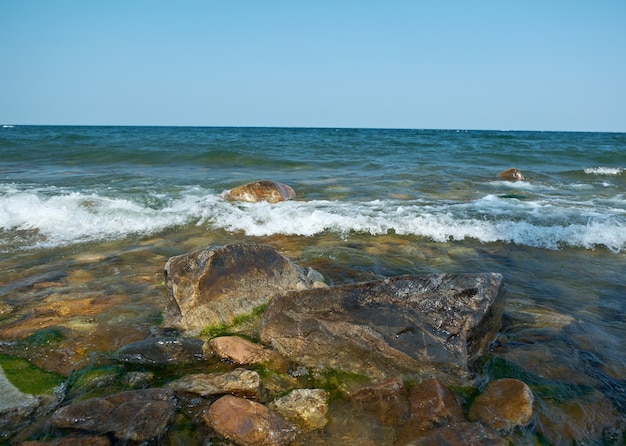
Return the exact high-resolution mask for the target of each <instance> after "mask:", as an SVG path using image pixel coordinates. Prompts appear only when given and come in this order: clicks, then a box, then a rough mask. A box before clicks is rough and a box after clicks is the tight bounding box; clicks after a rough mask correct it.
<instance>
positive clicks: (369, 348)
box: [260, 273, 504, 382]
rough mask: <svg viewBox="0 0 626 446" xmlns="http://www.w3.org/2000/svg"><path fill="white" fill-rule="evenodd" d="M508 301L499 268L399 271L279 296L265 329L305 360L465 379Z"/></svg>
mask: <svg viewBox="0 0 626 446" xmlns="http://www.w3.org/2000/svg"><path fill="white" fill-rule="evenodd" d="M503 309H504V280H503V278H502V275H500V274H497V273H483V274H435V275H427V276H418V277H413V276H400V277H394V278H389V279H384V280H377V281H372V282H365V283H357V284H350V285H344V286H337V287H331V288H325V289H323V290H322V289H310V290H306V291H300V292H290V293H287V294H284V295H281V296H277V297H275V298H274V299H273V300H272V301H271V302H270V304H269V306H268V308H267V310H266V311H265V314H264V320H263V324H262V326H261V332H260V336H261V342H263V343H264V344H266V345H271V346H272V347H273V348H274V349H275V350H277V351H278V352H280V353H281V354H282V355H283V356H285V358H287V359H288V360H292V361H293V362H296V363H299V364H301V365H303V366H305V367H311V368H319V369H325V368H326V369H334V370H340V371H346V372H353V373H358V374H362V375H365V376H368V377H370V378H373V379H383V378H388V377H401V378H404V379H418V380H421V379H423V378H425V377H430V376H438V377H447V378H449V381H450V382H455V381H456V382H463V381H465V380H466V379H467V378H469V368H468V365H469V362H470V361H471V360H472V359H474V358H475V357H477V356H479V355H481V354H482V353H484V352H485V351H486V349H487V347H488V345H489V344H490V343H491V342H492V341H493V340H494V339H495V337H496V334H497V332H498V331H499V329H500V326H501V322H502V313H503Z"/></svg>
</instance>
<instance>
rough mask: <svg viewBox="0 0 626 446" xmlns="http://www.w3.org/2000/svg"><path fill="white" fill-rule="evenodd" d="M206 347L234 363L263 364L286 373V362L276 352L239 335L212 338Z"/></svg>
mask: <svg viewBox="0 0 626 446" xmlns="http://www.w3.org/2000/svg"><path fill="white" fill-rule="evenodd" d="M208 347H209V348H210V350H211V351H212V352H213V353H214V354H215V355H217V356H219V357H220V358H222V359H228V360H230V361H232V362H234V363H235V364H241V365H252V364H264V365H267V366H268V368H270V369H272V370H275V371H278V372H282V373H286V372H287V369H288V366H287V362H286V361H285V359H284V358H283V357H282V356H281V355H280V354H279V353H278V352H275V351H274V350H271V349H269V348H265V347H263V346H262V345H259V344H255V343H254V342H250V341H248V340H247V339H243V338H240V337H239V336H219V337H217V338H213V339H211V340H210V341H209V342H208Z"/></svg>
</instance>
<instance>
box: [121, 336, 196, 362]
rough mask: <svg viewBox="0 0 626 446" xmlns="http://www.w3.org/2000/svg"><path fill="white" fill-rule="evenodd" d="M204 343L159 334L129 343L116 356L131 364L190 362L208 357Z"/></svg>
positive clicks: (192, 339)
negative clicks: (205, 353)
mask: <svg viewBox="0 0 626 446" xmlns="http://www.w3.org/2000/svg"><path fill="white" fill-rule="evenodd" d="M203 345H204V342H203V341H202V340H200V339H194V338H170V337H165V336H158V337H153V338H148V339H144V340H142V341H137V342H133V343H130V344H127V345H125V346H124V347H122V348H120V349H119V350H118V351H117V352H116V353H115V355H114V356H115V357H116V359H117V360H118V361H120V362H125V363H129V364H143V365H168V364H188V363H192V362H197V361H202V360H204V359H206V358H205V356H204V350H203Z"/></svg>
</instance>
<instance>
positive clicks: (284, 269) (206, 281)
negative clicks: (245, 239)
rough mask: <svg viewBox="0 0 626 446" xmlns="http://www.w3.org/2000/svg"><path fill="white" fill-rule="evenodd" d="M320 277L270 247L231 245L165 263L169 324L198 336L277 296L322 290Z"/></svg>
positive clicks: (172, 259) (248, 312)
mask: <svg viewBox="0 0 626 446" xmlns="http://www.w3.org/2000/svg"><path fill="white" fill-rule="evenodd" d="M320 277H321V275H320V274H319V273H317V272H316V271H314V270H312V269H310V268H309V269H303V268H300V267H299V266H298V265H296V264H295V263H293V262H292V261H290V260H289V259H287V258H286V257H285V256H283V255H282V254H280V253H279V252H278V251H276V249H274V248H272V247H271V246H267V245H243V244H232V245H226V246H221V247H211V248H208V249H205V250H200V251H195V252H192V253H189V254H184V255H180V256H176V257H172V258H170V259H169V260H168V261H167V263H166V265H165V285H166V287H167V290H168V294H169V314H168V317H167V319H166V321H165V325H166V326H174V327H177V328H180V329H182V330H185V331H187V332H188V333H189V334H195V335H197V334H199V333H200V332H201V331H202V330H203V329H204V328H206V327H207V326H214V325H221V324H226V325H228V324H230V323H232V322H233V320H234V318H235V317H236V316H240V315H245V314H250V313H252V311H253V310H254V309H255V308H257V307H259V306H261V305H264V304H267V303H268V302H269V301H270V300H271V299H272V298H273V297H274V296H276V295H279V294H284V293H286V292H287V291H290V290H304V289H308V288H311V287H316V286H323V284H322V283H321V282H319V279H320Z"/></svg>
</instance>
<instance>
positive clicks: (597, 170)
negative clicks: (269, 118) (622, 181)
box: [583, 167, 624, 175]
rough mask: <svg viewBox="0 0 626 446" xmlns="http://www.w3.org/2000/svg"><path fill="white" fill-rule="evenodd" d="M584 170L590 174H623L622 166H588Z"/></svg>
mask: <svg viewBox="0 0 626 446" xmlns="http://www.w3.org/2000/svg"><path fill="white" fill-rule="evenodd" d="M583 171H584V172H585V173H586V174H588V175H621V173H622V172H624V169H623V168H621V167H586V168H585V169H583Z"/></svg>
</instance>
